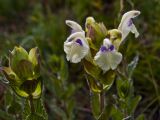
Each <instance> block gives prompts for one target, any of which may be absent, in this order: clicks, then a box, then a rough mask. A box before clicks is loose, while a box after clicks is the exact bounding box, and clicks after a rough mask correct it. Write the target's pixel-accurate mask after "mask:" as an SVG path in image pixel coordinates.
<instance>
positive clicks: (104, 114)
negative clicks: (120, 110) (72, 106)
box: [98, 104, 112, 120]
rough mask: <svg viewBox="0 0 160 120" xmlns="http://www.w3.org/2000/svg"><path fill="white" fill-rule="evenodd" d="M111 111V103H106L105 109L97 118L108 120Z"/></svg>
mask: <svg viewBox="0 0 160 120" xmlns="http://www.w3.org/2000/svg"><path fill="white" fill-rule="evenodd" d="M111 112H112V105H111V104H109V105H106V106H105V109H104V110H103V112H102V113H101V115H100V116H99V118H98V120H109V118H110V115H111Z"/></svg>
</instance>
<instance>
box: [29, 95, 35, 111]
mask: <svg viewBox="0 0 160 120" xmlns="http://www.w3.org/2000/svg"><path fill="white" fill-rule="evenodd" d="M29 103H30V108H31V113H35V108H34V104H33V97H32V95H30V96H29Z"/></svg>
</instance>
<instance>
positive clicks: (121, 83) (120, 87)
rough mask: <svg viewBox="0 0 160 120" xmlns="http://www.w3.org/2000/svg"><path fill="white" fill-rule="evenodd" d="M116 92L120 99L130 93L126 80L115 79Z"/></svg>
mask: <svg viewBox="0 0 160 120" xmlns="http://www.w3.org/2000/svg"><path fill="white" fill-rule="evenodd" d="M116 85H117V92H118V96H119V97H120V98H122V99H124V98H126V97H127V96H128V95H129V93H130V83H129V81H128V80H123V79H117V80H116Z"/></svg>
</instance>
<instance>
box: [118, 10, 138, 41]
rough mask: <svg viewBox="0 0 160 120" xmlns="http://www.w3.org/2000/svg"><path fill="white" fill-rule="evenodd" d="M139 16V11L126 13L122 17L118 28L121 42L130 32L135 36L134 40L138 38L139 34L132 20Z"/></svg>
mask: <svg viewBox="0 0 160 120" xmlns="http://www.w3.org/2000/svg"><path fill="white" fill-rule="evenodd" d="M139 14H140V11H137V10H132V11H129V12H126V13H125V14H124V15H123V16H122V19H121V22H120V24H119V26H118V30H120V31H121V32H122V41H123V40H124V39H125V38H126V37H127V35H128V34H129V32H132V33H133V34H135V37H136V38H137V37H138V36H139V33H138V31H137V29H136V27H135V25H134V24H133V22H132V19H133V18H135V17H137V16H138V15H139Z"/></svg>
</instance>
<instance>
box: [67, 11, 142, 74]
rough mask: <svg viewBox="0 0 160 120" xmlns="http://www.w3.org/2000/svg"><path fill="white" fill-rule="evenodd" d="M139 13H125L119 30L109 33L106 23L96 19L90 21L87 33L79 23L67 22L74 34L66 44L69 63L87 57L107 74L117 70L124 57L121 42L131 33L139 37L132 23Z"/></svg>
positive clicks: (86, 25)
mask: <svg viewBox="0 0 160 120" xmlns="http://www.w3.org/2000/svg"><path fill="white" fill-rule="evenodd" d="M139 14H140V11H137V10H132V11H129V12H127V13H125V14H124V15H123V16H122V19H121V22H120V24H119V26H118V29H112V30H107V29H106V27H105V26H104V24H103V23H97V22H96V21H95V20H94V18H93V17H88V18H87V19H86V23H85V31H84V30H83V29H82V27H81V26H80V25H79V24H78V23H76V22H74V21H70V20H66V24H67V25H68V26H69V27H70V28H71V29H72V30H71V35H70V36H69V37H68V38H67V40H66V41H65V42H64V51H65V53H66V55H67V60H68V61H70V62H72V63H78V62H80V61H81V60H82V59H83V58H85V59H86V60H88V61H90V62H92V63H93V64H94V65H96V66H98V67H99V68H101V70H103V73H105V72H107V71H109V70H115V69H116V68H117V66H118V65H119V64H120V63H121V61H122V54H121V53H120V52H118V49H119V46H120V45H121V43H122V42H123V41H124V40H125V38H126V37H127V35H128V34H129V32H132V33H133V34H135V37H138V36H139V33H138V31H137V29H136V27H135V25H134V24H133V21H132V19H133V18H135V17H137V16H138V15H139Z"/></svg>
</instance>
